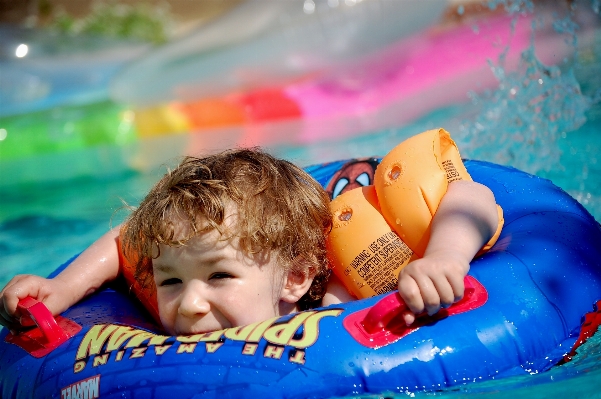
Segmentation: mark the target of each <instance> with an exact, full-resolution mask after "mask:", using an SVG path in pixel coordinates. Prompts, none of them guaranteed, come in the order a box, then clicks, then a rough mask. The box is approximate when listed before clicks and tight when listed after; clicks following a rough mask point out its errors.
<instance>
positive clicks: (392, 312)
mask: <svg viewBox="0 0 601 399" xmlns="http://www.w3.org/2000/svg"><path fill="white" fill-rule="evenodd" d="M463 283H464V287H465V293H464V296H469V295H470V294H471V293H472V292H473V291H474V286H473V285H472V283H471V280H470V278H469V277H467V276H466V277H465V279H464V280H463ZM406 309H407V305H406V304H405V302H403V300H402V299H401V296H400V295H399V293H398V292H395V293H394V294H392V295H387V296H386V297H384V298H383V299H381V300H380V301H379V302H378V303H376V304H375V305H374V306H373V307H372V308H371V309H370V311H369V312H368V313H367V315H365V318H364V319H363V321H362V322H361V324H362V325H363V328H364V329H365V331H366V332H367V333H369V334H373V333H374V332H376V331H380V330H383V329H384V328H385V327H386V326H387V325H388V323H390V321H391V320H392V319H394V318H395V317H397V316H398V315H399V314H401V312H403V311H404V310H406Z"/></svg>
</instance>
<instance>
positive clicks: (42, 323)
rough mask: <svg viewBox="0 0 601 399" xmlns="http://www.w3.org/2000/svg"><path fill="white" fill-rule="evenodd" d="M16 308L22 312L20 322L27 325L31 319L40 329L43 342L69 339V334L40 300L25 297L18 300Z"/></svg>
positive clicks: (59, 341) (56, 342)
mask: <svg viewBox="0 0 601 399" xmlns="http://www.w3.org/2000/svg"><path fill="white" fill-rule="evenodd" d="M17 309H19V312H21V314H22V316H21V324H22V325H24V326H28V325H32V323H31V322H32V321H33V323H35V324H36V325H37V326H38V328H39V329H40V330H41V331H42V334H43V336H44V339H45V341H46V342H45V343H48V344H50V345H53V344H60V343H61V342H64V341H65V340H67V339H69V335H67V333H66V332H65V331H63V329H62V328H61V327H60V326H59V325H58V323H57V322H56V320H55V319H54V316H52V313H50V311H49V310H48V308H47V307H46V305H44V304H43V303H42V302H40V301H37V300H35V299H33V298H32V297H27V298H24V299H21V300H20V301H19V304H18V305H17Z"/></svg>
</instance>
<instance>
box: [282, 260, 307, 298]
mask: <svg viewBox="0 0 601 399" xmlns="http://www.w3.org/2000/svg"><path fill="white" fill-rule="evenodd" d="M314 277H315V268H313V267H309V268H307V270H305V272H304V273H303V272H299V271H294V270H290V271H288V272H287V273H286V276H285V278H286V281H285V282H284V287H283V288H282V295H281V297H280V299H281V300H282V301H284V302H288V303H296V302H298V301H299V300H300V299H301V298H302V297H303V295H305V294H306V293H307V291H309V288H311V284H312V283H313V278H314Z"/></svg>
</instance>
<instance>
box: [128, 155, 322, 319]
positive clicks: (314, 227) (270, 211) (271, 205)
mask: <svg viewBox="0 0 601 399" xmlns="http://www.w3.org/2000/svg"><path fill="white" fill-rule="evenodd" d="M232 204H233V206H234V207H235V211H236V213H237V218H236V223H234V226H233V227H232V226H226V224H224V220H225V218H226V216H227V214H226V213H227V210H228V209H230V207H231V205H232ZM174 216H175V217H174ZM175 220H176V221H177V223H175ZM331 220H332V219H331V213H330V209H329V198H328V195H327V193H326V192H325V190H324V189H323V188H322V187H321V186H320V185H319V183H317V182H316V181H315V180H314V179H313V178H312V177H311V176H310V175H309V174H307V173H306V172H305V171H303V170H302V169H301V168H299V167H297V166H295V165H294V164H292V163H290V162H288V161H285V160H281V159H277V158H275V157H273V156H271V155H269V154H267V153H265V152H263V151H261V150H260V149H257V148H253V149H235V150H228V151H225V152H222V153H219V154H215V155H210V156H206V157H203V158H196V157H186V158H185V159H184V160H183V161H182V162H181V163H180V164H179V165H178V166H177V167H176V168H175V169H173V170H172V171H169V172H168V173H167V174H165V176H164V177H163V178H162V179H161V180H160V181H159V182H158V183H157V184H156V185H155V186H154V187H153V188H152V189H151V190H150V192H149V193H148V195H147V196H146V198H144V200H143V201H142V202H141V203H140V205H139V206H138V208H136V209H135V210H134V211H133V212H132V214H131V215H130V216H129V218H128V219H127V220H126V222H125V224H124V226H125V227H124V228H123V230H122V232H121V237H120V241H121V245H122V251H123V253H124V254H125V255H126V256H127V257H128V260H130V262H134V263H135V264H136V279H137V280H138V282H139V283H140V284H141V285H142V286H144V285H147V284H148V283H149V280H152V267H151V262H148V261H147V259H149V258H156V257H157V256H158V255H159V252H158V251H159V244H163V245H169V246H181V245H185V244H186V242H187V241H188V240H189V239H190V238H192V237H194V236H195V235H197V234H199V233H201V232H204V231H208V230H212V229H216V230H217V231H219V232H220V233H221V235H222V237H223V238H224V239H227V238H230V237H233V236H235V237H237V238H238V240H239V245H240V248H241V250H242V251H243V252H244V253H245V254H246V255H248V256H257V255H264V254H269V256H277V258H278V264H279V265H281V266H282V267H283V268H285V269H286V270H293V271H294V272H298V273H304V274H306V273H309V272H312V273H315V278H314V280H313V283H312V285H311V288H310V289H309V291H308V292H307V293H306V294H305V295H304V296H303V297H302V298H301V300H300V301H299V302H298V306H299V308H300V309H307V308H312V307H315V306H319V305H320V303H321V299H322V297H323V295H324V294H325V289H326V284H327V279H328V277H329V273H330V270H329V267H328V261H327V256H326V244H325V243H326V236H327V234H328V233H329V231H330V229H331ZM182 221H183V222H184V224H185V225H184V226H183V229H182V224H181V223H182ZM176 229H177V230H176ZM181 231H185V232H186V233H187V234H186V235H185V236H183V237H182V236H181V235H182V234H181ZM145 259H146V260H145ZM299 259H301V260H303V261H302V262H299V261H298V260H299Z"/></svg>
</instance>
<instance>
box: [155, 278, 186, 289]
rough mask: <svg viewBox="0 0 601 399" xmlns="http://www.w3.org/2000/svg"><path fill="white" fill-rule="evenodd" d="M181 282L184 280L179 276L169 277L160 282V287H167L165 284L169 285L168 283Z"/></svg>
mask: <svg viewBox="0 0 601 399" xmlns="http://www.w3.org/2000/svg"><path fill="white" fill-rule="evenodd" d="M181 282H182V280H180V279H179V278H168V279H167V280H164V281H162V282H161V283H160V284H159V287H165V286H168V285H175V284H179V283H181Z"/></svg>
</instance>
